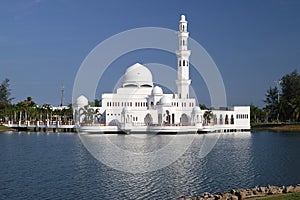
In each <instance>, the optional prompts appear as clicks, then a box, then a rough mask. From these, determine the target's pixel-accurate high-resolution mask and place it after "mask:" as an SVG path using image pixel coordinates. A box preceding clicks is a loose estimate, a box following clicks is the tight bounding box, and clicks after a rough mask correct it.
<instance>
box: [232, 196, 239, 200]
mask: <svg viewBox="0 0 300 200" xmlns="http://www.w3.org/2000/svg"><path fill="white" fill-rule="evenodd" d="M231 200H239V198H238V197H237V196H235V195H232V196H231Z"/></svg>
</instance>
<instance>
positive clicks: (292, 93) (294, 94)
mask: <svg viewBox="0 0 300 200" xmlns="http://www.w3.org/2000/svg"><path fill="white" fill-rule="evenodd" d="M276 83H277V85H276V86H274V87H269V88H268V90H267V92H266V95H265V99H264V102H265V107H263V108H258V107H257V106H255V105H251V122H252V123H260V122H264V123H265V122H300V74H299V73H298V72H297V70H294V71H293V72H291V73H289V74H286V75H284V76H283V77H282V78H281V79H279V80H278V81H277V82H276Z"/></svg>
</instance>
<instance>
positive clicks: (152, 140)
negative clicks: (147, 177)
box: [80, 134, 196, 173]
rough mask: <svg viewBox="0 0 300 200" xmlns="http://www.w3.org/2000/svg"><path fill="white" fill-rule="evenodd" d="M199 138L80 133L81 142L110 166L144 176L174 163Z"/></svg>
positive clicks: (193, 135)
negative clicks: (143, 174)
mask: <svg viewBox="0 0 300 200" xmlns="http://www.w3.org/2000/svg"><path fill="white" fill-rule="evenodd" d="M195 136H196V134H188V135H156V136H155V137H153V136H152V137H135V136H132V135H104V134H98V135H95V134H93V135H91V134H80V139H81V141H82V142H83V144H84V146H85V147H86V148H87V149H88V151H89V152H90V153H91V154H92V155H93V156H94V157H95V158H96V159H97V160H99V161H101V162H102V163H104V164H106V165H107V166H109V167H112V168H114V169H117V170H120V171H124V172H131V173H144V172H150V171H155V170H158V169H160V168H163V167H166V166H168V165H170V164H172V163H173V162H174V161H176V160H177V159H178V158H179V157H180V156H182V155H183V154H184V152H185V151H186V150H187V149H188V148H189V146H190V145H191V144H192V142H193V140H194V139H195Z"/></svg>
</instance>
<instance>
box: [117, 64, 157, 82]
mask: <svg viewBox="0 0 300 200" xmlns="http://www.w3.org/2000/svg"><path fill="white" fill-rule="evenodd" d="M123 87H153V81H152V73H151V71H150V70H149V69H148V68H147V67H145V66H144V65H141V64H140V63H136V64H134V65H132V66H131V67H129V68H128V69H127V70H126V72H125V74H124V76H123Z"/></svg>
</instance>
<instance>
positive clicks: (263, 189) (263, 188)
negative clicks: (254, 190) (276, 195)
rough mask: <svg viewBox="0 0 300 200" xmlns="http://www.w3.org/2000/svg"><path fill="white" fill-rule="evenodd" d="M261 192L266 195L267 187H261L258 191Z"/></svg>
mask: <svg viewBox="0 0 300 200" xmlns="http://www.w3.org/2000/svg"><path fill="white" fill-rule="evenodd" d="M258 191H259V192H263V193H265V192H266V187H259V190H258Z"/></svg>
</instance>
